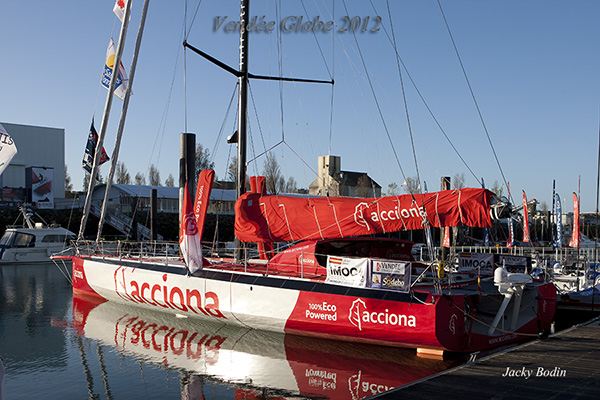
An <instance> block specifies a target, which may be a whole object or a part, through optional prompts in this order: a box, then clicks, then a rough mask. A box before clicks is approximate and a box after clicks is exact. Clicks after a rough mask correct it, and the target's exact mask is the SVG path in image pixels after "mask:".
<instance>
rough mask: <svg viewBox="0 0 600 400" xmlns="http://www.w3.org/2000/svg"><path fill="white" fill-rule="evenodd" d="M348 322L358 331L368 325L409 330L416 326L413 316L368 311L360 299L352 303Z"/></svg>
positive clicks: (386, 311)
mask: <svg viewBox="0 0 600 400" xmlns="http://www.w3.org/2000/svg"><path fill="white" fill-rule="evenodd" d="M348 320H349V321H350V323H351V324H352V325H354V326H355V327H357V328H358V330H359V331H362V328H363V327H366V326H368V325H369V324H375V325H392V326H406V327H410V328H415V327H416V326H417V317H415V316H414V315H406V314H396V313H393V312H390V311H389V310H388V309H387V308H386V309H384V310H383V311H369V310H368V309H367V305H366V304H365V302H364V301H363V300H362V299H356V300H354V301H353V302H352V306H351V307H350V313H349V314H348Z"/></svg>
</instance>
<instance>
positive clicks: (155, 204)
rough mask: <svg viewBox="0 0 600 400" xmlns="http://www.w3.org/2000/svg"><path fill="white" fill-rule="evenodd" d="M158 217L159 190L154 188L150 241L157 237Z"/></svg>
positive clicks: (151, 196)
mask: <svg viewBox="0 0 600 400" xmlns="http://www.w3.org/2000/svg"><path fill="white" fill-rule="evenodd" d="M157 217H158V190H156V189H152V194H151V195H150V241H152V242H155V241H156V237H157V232H156V228H157V224H156V223H157V221H158V219H157Z"/></svg>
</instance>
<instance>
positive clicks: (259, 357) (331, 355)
mask: <svg viewBox="0 0 600 400" xmlns="http://www.w3.org/2000/svg"><path fill="white" fill-rule="evenodd" d="M73 326H74V328H75V329H77V331H78V332H79V334H80V335H83V336H85V337H87V338H91V339H93V340H96V341H98V342H100V343H102V344H103V345H107V346H111V347H114V348H116V349H118V350H119V351H121V352H124V353H126V354H129V355H132V356H134V357H136V358H139V359H142V360H144V361H147V362H151V363H157V364H161V365H165V366H168V367H169V368H174V369H179V370H181V371H182V372H184V373H185V375H187V378H186V379H185V380H184V385H183V389H182V390H183V391H184V392H185V393H184V394H186V395H189V394H190V392H196V391H197V390H196V389H195V388H196V387H201V385H198V382H201V381H203V380H204V379H210V380H212V379H216V380H219V381H222V382H225V383H227V384H232V385H233V386H235V387H236V391H237V392H239V391H242V392H244V393H246V394H249V395H251V394H252V393H257V394H258V393H260V395H261V396H264V394H265V391H269V390H272V391H273V392H274V393H277V395H276V396H275V397H268V398H278V397H277V396H281V394H282V391H283V392H284V393H285V394H286V395H294V396H298V395H299V396H305V397H319V398H327V399H360V398H364V397H367V396H371V395H374V394H377V393H381V392H384V391H386V390H388V389H391V388H393V387H397V386H401V385H405V384H407V383H410V382H413V381H415V380H418V379H421V378H424V377H426V376H429V375H432V374H435V373H438V372H440V371H443V370H445V369H447V368H450V367H452V366H455V365H458V364H460V363H462V362H463V360H462V359H458V360H430V359H421V358H417V357H416V355H415V352H414V350H408V349H397V348H389V347H381V346H374V345H362V344H353V343H346V342H336V341H330V340H325V339H317V338H309V337H301V336H295V335H283V334H278V333H274V332H266V331H260V330H255V329H244V328H240V327H236V326H233V325H230V324H215V323H210V322H203V321H202V322H200V321H198V320H190V319H187V318H177V317H175V316H172V315H170V314H166V313H160V312H153V311H150V310H145V309H140V308H135V307H125V306H122V305H119V304H116V303H115V302H103V303H102V302H100V303H99V302H94V301H90V300H89V299H87V298H82V297H79V296H74V297H73ZM263 398H264V397H263Z"/></svg>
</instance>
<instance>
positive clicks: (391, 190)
mask: <svg viewBox="0 0 600 400" xmlns="http://www.w3.org/2000/svg"><path fill="white" fill-rule="evenodd" d="M397 194H400V188H399V187H398V184H397V183H396V182H392V183H390V184H388V188H387V192H386V193H385V195H386V196H396V195H397Z"/></svg>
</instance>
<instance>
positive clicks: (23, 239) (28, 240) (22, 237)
mask: <svg viewBox="0 0 600 400" xmlns="http://www.w3.org/2000/svg"><path fill="white" fill-rule="evenodd" d="M33 246H35V236H33V235H30V234H28V233H22V232H16V233H15V241H14V245H13V247H33Z"/></svg>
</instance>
